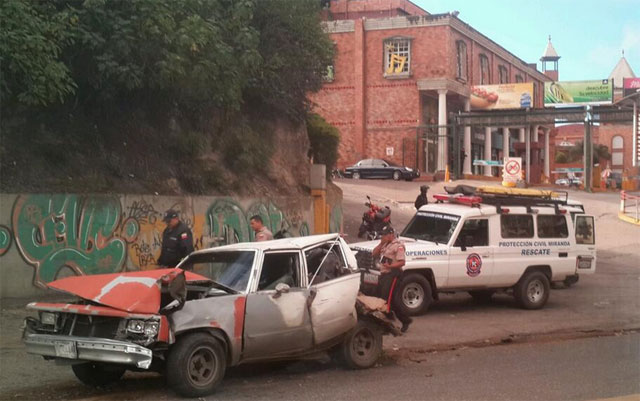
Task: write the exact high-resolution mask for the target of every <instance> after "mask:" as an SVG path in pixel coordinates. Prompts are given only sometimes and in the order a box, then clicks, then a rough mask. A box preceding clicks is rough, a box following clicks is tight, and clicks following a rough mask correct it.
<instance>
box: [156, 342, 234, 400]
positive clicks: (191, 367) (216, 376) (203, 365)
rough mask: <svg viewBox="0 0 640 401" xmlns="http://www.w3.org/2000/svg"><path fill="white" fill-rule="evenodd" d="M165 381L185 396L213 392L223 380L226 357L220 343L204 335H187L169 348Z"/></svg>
mask: <svg viewBox="0 0 640 401" xmlns="http://www.w3.org/2000/svg"><path fill="white" fill-rule="evenodd" d="M166 368H167V372H168V373H167V375H166V376H167V382H168V383H169V386H170V387H171V388H172V389H173V390H174V391H175V392H176V393H178V394H180V395H182V396H185V397H203V396H206V395H209V394H211V393H213V392H214V391H215V389H216V387H217V386H218V385H219V384H220V382H221V381H222V378H223V377H224V372H225V370H226V368H227V358H226V355H225V352H224V348H223V347H222V344H220V341H218V340H217V339H215V338H213V337H212V336H211V335H209V334H206V333H194V334H188V335H186V336H184V337H182V338H180V339H178V342H177V343H176V344H175V345H174V346H173V347H171V350H170V351H169V357H168V358H167V367H166Z"/></svg>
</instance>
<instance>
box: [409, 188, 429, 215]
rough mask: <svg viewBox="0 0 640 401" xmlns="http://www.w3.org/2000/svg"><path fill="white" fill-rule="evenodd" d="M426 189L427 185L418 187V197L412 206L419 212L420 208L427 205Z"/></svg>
mask: <svg viewBox="0 0 640 401" xmlns="http://www.w3.org/2000/svg"><path fill="white" fill-rule="evenodd" d="M428 189H429V186H428V185H422V186H421V187H420V195H418V197H417V198H416V202H415V203H414V204H413V205H414V206H415V207H416V209H418V210H419V209H420V208H421V207H422V206H424V205H426V204H428V203H429V200H427V190H428Z"/></svg>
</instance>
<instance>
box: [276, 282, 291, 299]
mask: <svg viewBox="0 0 640 401" xmlns="http://www.w3.org/2000/svg"><path fill="white" fill-rule="evenodd" d="M290 289H291V287H289V284H287V283H278V284H277V285H276V288H275V290H276V293H275V294H273V298H279V297H280V295H282V294H286V293H288V292H289V290H290Z"/></svg>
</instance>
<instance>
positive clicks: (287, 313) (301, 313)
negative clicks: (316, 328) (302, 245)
mask: <svg viewBox="0 0 640 401" xmlns="http://www.w3.org/2000/svg"><path fill="white" fill-rule="evenodd" d="M301 255H302V253H301V252H300V251H298V250H296V251H277V252H265V253H264V255H263V259H262V264H261V268H260V272H259V275H258V277H259V279H258V282H254V283H252V286H253V287H254V288H253V291H252V292H251V293H249V295H248V296H247V305H246V315H245V325H244V336H243V338H244V349H243V359H245V360H246V359H263V358H269V357H275V356H281V355H287V354H294V353H296V352H300V351H304V350H307V349H309V348H310V347H311V346H312V342H313V339H312V332H311V320H310V317H309V310H308V308H307V299H308V296H309V292H310V291H309V289H307V288H306V287H303V284H302V283H303V282H304V281H303V264H302V256H301ZM280 283H284V284H287V285H288V286H289V289H288V291H286V292H278V291H276V290H275V288H276V286H278V284H280Z"/></svg>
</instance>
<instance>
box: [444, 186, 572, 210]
mask: <svg viewBox="0 0 640 401" xmlns="http://www.w3.org/2000/svg"><path fill="white" fill-rule="evenodd" d="M445 191H446V192H447V193H446V194H436V195H434V198H435V199H436V202H439V203H441V202H444V201H449V202H452V203H459V204H464V205H469V206H472V207H473V206H476V207H478V206H479V205H480V204H485V205H494V206H495V207H496V211H497V212H498V213H499V214H500V213H503V207H504V206H524V207H526V208H527V212H528V213H532V212H533V211H532V209H531V208H532V207H533V206H553V207H554V208H555V211H556V213H558V214H559V213H560V209H559V206H561V205H566V204H567V199H568V198H569V194H568V192H566V191H549V190H540V189H521V188H503V187H492V186H481V187H473V186H470V185H458V186H456V187H445Z"/></svg>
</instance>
